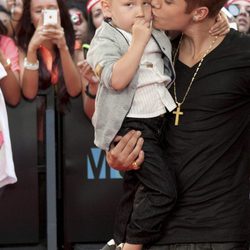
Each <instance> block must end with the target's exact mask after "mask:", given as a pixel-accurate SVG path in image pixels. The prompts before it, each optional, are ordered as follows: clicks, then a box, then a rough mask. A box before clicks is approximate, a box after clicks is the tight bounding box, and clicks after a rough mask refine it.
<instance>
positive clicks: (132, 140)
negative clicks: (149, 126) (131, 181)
mask: <svg viewBox="0 0 250 250" xmlns="http://www.w3.org/2000/svg"><path fill="white" fill-rule="evenodd" d="M114 143H117V144H116V146H114V144H113V145H112V146H111V149H110V150H109V151H107V152H106V158H107V162H108V164H109V166H110V167H112V168H114V169H116V170H120V171H128V170H138V169H139V168H140V165H141V164H142V163H143V161H144V152H143V151H142V145H143V138H141V132H140V131H134V130H131V131H129V132H128V133H127V134H126V135H125V136H123V137H121V136H117V137H116V138H115V140H114Z"/></svg>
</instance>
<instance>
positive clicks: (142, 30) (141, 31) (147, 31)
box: [132, 18, 152, 46]
mask: <svg viewBox="0 0 250 250" xmlns="http://www.w3.org/2000/svg"><path fill="white" fill-rule="evenodd" d="M151 33H152V21H145V19H143V18H137V19H136V21H135V23H134V25H133V27H132V36H133V40H134V41H135V42H141V43H142V44H143V45H144V46H145V45H146V44H147V43H148V41H149V39H150V37H151Z"/></svg>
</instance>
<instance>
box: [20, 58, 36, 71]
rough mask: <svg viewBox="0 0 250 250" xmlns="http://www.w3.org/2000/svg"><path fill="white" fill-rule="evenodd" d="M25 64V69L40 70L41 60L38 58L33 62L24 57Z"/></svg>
mask: <svg viewBox="0 0 250 250" xmlns="http://www.w3.org/2000/svg"><path fill="white" fill-rule="evenodd" d="M23 66H24V68H25V69H28V70H38V69H39V61H38V60H37V61H36V63H31V62H29V61H28V59H27V57H25V58H24V61H23Z"/></svg>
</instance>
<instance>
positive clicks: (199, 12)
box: [192, 7, 209, 22]
mask: <svg viewBox="0 0 250 250" xmlns="http://www.w3.org/2000/svg"><path fill="white" fill-rule="evenodd" d="M208 14H209V9H208V8H207V7H198V8H195V9H194V10H193V11H192V15H193V21H194V22H199V21H202V20H204V19H205V18H206V17H207V16H208Z"/></svg>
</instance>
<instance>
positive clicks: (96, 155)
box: [87, 148, 122, 180]
mask: <svg viewBox="0 0 250 250" xmlns="http://www.w3.org/2000/svg"><path fill="white" fill-rule="evenodd" d="M121 178H122V177H121V175H120V173H119V171H116V170H114V169H112V168H110V167H109V166H108V164H107V162H106V158H105V152H104V151H103V150H101V149H99V148H91V150H90V153H89V155H88V156H87V179H88V180H94V179H95V180H96V179H121Z"/></svg>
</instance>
